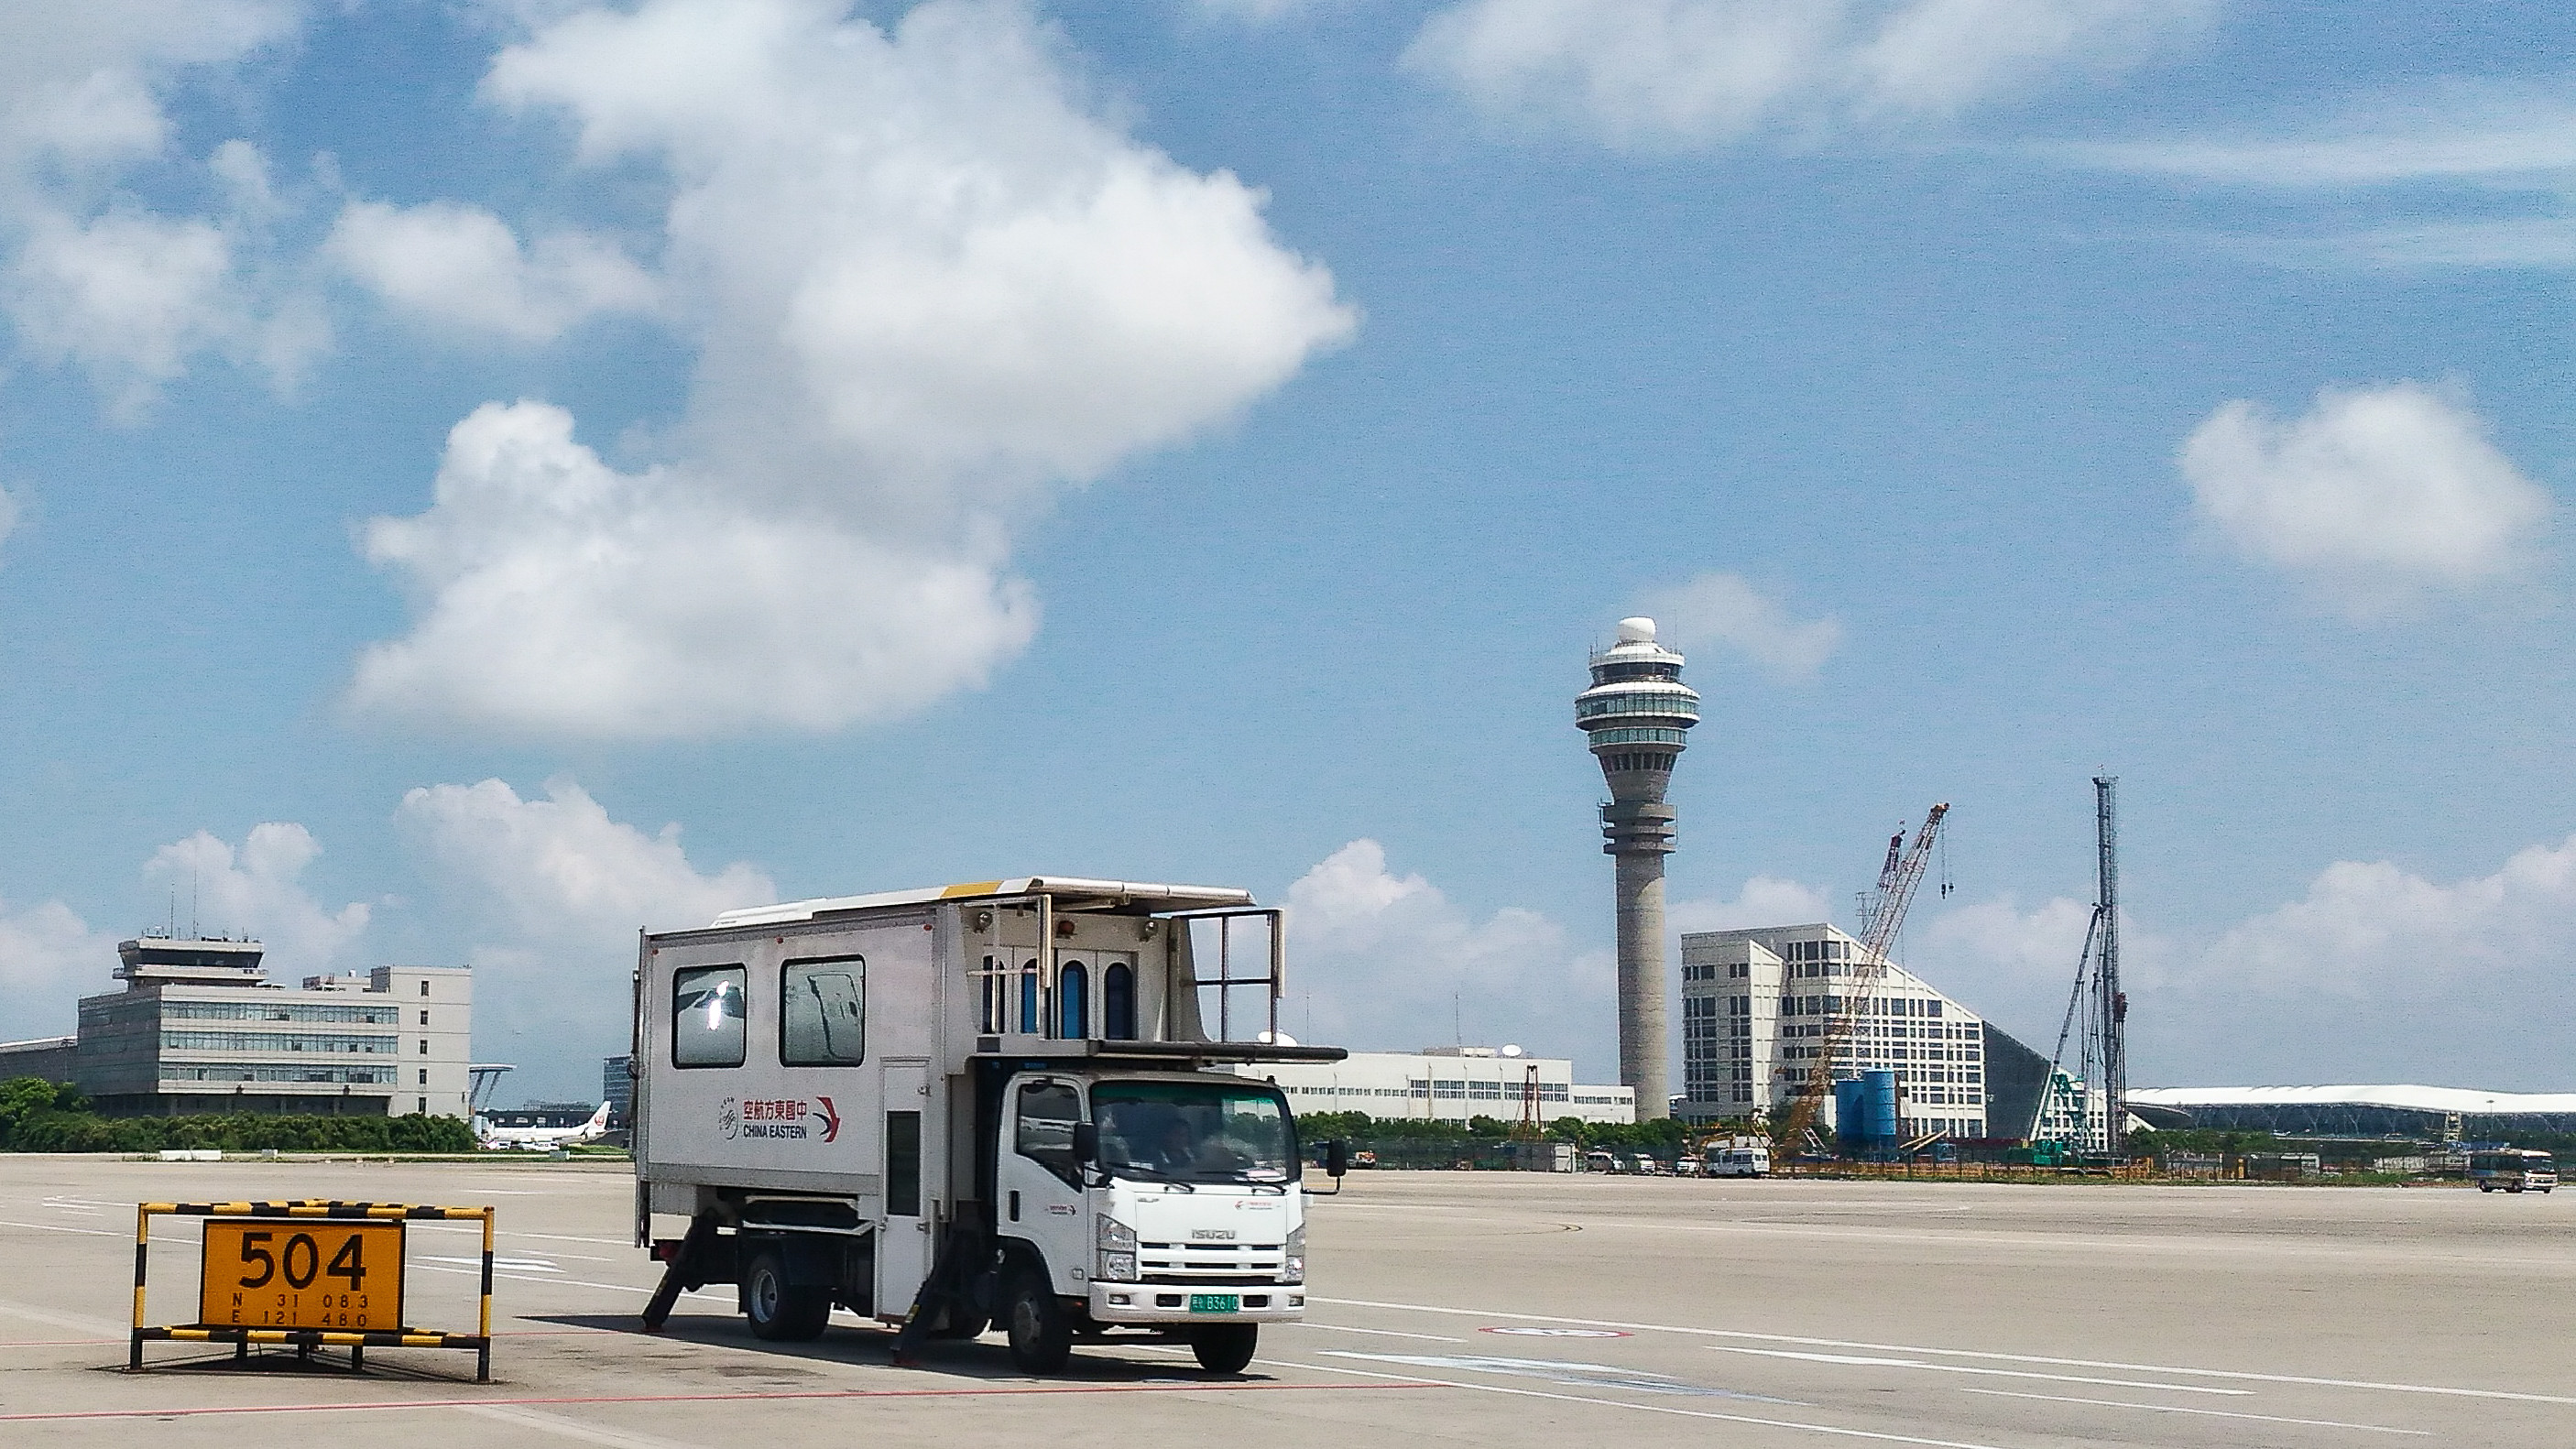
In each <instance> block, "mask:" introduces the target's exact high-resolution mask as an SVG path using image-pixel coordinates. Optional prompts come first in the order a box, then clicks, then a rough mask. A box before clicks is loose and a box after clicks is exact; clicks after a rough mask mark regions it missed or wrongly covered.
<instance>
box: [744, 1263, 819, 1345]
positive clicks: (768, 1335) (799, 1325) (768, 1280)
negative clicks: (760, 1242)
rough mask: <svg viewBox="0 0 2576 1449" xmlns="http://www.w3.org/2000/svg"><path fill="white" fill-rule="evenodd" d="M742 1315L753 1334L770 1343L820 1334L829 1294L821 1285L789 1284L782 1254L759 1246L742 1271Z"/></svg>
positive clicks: (804, 1339)
mask: <svg viewBox="0 0 2576 1449" xmlns="http://www.w3.org/2000/svg"><path fill="white" fill-rule="evenodd" d="M742 1311H743V1316H744V1317H746V1318H749V1319H750V1320H751V1332H752V1336H753V1337H755V1338H763V1339H767V1340H769V1341H770V1342H772V1343H803V1342H805V1341H807V1340H809V1339H815V1338H820V1337H822V1336H823V1327H824V1325H825V1324H828V1323H830V1322H831V1321H832V1295H831V1292H830V1290H828V1289H824V1288H798V1287H792V1286H790V1285H789V1283H788V1281H787V1259H786V1255H785V1254H782V1253H780V1252H779V1251H778V1250H777V1249H776V1248H763V1249H762V1250H761V1251H760V1252H759V1254H758V1255H756V1256H755V1257H753V1258H752V1260H751V1266H750V1267H749V1268H748V1269H746V1270H744V1272H743V1275H742Z"/></svg>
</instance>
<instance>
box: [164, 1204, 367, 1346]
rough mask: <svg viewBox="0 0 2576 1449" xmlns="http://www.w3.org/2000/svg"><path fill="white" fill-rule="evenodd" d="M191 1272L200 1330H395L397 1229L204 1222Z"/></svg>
mask: <svg viewBox="0 0 2576 1449" xmlns="http://www.w3.org/2000/svg"><path fill="white" fill-rule="evenodd" d="M199 1272H200V1275H201V1276H200V1278H199V1281H198V1286H197V1321H198V1322H199V1323H201V1324H207V1325H214V1324H224V1325H230V1326H240V1327H245V1328H338V1329H355V1330H360V1331H365V1330H369V1329H375V1330H385V1329H398V1328H400V1327H402V1321H403V1316H402V1298H403V1225H402V1224H401V1223H400V1222H318V1223H317V1222H294V1221H287V1222H276V1221H269V1222H261V1221H259V1220H257V1219H249V1220H242V1219H234V1220H229V1221H227V1220H224V1219H213V1218H210V1219H209V1220H208V1221H207V1223H206V1235H205V1257H204V1260H203V1264H202V1266H201V1267H200V1269H199Z"/></svg>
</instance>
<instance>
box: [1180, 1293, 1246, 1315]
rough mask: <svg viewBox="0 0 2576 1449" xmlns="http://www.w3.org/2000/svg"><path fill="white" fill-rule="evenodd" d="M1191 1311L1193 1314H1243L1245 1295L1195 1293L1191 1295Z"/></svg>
mask: <svg viewBox="0 0 2576 1449" xmlns="http://www.w3.org/2000/svg"><path fill="white" fill-rule="evenodd" d="M1190 1311H1191V1312H1192V1313H1241V1312H1242V1311H1243V1295H1242V1294H1240V1293H1193V1294H1191V1295H1190Z"/></svg>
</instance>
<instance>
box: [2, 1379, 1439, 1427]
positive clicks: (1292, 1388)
mask: <svg viewBox="0 0 2576 1449" xmlns="http://www.w3.org/2000/svg"><path fill="white" fill-rule="evenodd" d="M1456 1387H1457V1385H1456V1384H1446V1383H1441V1382H1439V1381H1438V1380H1436V1379H1421V1380H1408V1381H1404V1382H1399V1383H1384V1384H1062V1385H1048V1386H1032V1387H1029V1388H1013V1389H806V1390H780V1391H777V1392H774V1393H759V1394H598V1395H565V1396H560V1397H555V1398H530V1399H387V1400H382V1401H379V1402H374V1403H357V1404H237V1405H232V1406H229V1407H220V1408H202V1409H70V1410H64V1411H62V1412H59V1413H50V1414H0V1424H50V1423H59V1422H63V1421H67V1420H79V1419H184V1418H200V1417H207V1416H220V1415H226V1414H342V1413H352V1414H354V1413H381V1412H383V1411H385V1410H388V1409H470V1408H475V1407H478V1406H481V1405H487V1404H511V1405H519V1406H522V1407H527V1408H540V1407H557V1408H560V1407H565V1406H578V1405H584V1404H733V1403H747V1402H753V1401H763V1400H791V1399H973V1398H1009V1397H1013V1396H1020V1395H1034V1394H1248V1393H1256V1392H1263V1391H1267V1392H1271V1393H1279V1392H1290V1393H1334V1394H1346V1393H1356V1392H1361V1391H1364V1390H1368V1389H1453V1388H1456Z"/></svg>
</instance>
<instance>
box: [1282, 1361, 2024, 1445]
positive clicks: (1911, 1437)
mask: <svg viewBox="0 0 2576 1449" xmlns="http://www.w3.org/2000/svg"><path fill="white" fill-rule="evenodd" d="M1261 1362H1263V1363H1266V1364H1268V1365H1270V1366H1271V1367H1273V1368H1299V1369H1306V1370H1309V1371H1320V1372H1323V1373H1328V1374H1353V1375H1356V1376H1358V1377H1360V1378H1370V1379H1396V1378H1403V1379H1404V1381H1405V1382H1406V1383H1409V1384H1415V1385H1427V1384H1438V1385H1440V1386H1442V1387H1444V1388H1452V1389H1473V1390H1475V1391H1476V1392H1478V1393H1483V1394H1515V1395H1518V1396H1519V1397H1521V1398H1525V1399H1555V1400H1557V1401H1558V1402H1560V1403H1567V1404H1593V1405H1598V1406H1601V1407H1605V1408H1612V1409H1634V1410H1636V1411H1637V1412H1638V1413H1641V1414H1676V1415H1679V1416H1680V1417H1682V1418H1685V1419H1720V1420H1723V1421H1725V1422H1727V1423H1729V1424H1758V1425H1761V1426H1762V1427H1764V1428H1768V1429H1804V1430H1806V1431H1807V1432H1808V1433H1811V1434H1831V1435H1834V1436H1836V1437H1838V1438H1844V1439H1867V1440H1870V1441H1872V1442H1874V1443H1879V1444H1920V1445H1924V1446H1927V1449H1999V1446H1996V1445H1993V1444H1972V1443H1969V1442H1967V1441H1965V1440H1961V1439H1926V1438H1924V1437H1923V1436H1921V1435H1919V1434H1888V1433H1882V1432H1880V1431H1879V1430H1876V1429H1846V1428H1843V1427H1842V1426H1840V1425H1838V1424H1811V1423H1807V1422H1804V1421H1802V1420H1798V1419H1766V1418H1763V1417H1761V1416H1760V1415H1757V1414H1724V1413H1720V1412H1718V1411H1717V1410H1715V1409H1685V1408H1682V1407H1680V1406H1678V1405H1674V1404H1641V1403H1638V1402H1636V1401H1634V1400H1631V1399H1595V1398H1590V1397H1588V1396H1586V1395H1583V1394H1552V1393H1549V1392H1548V1391H1546V1390H1545V1389H1516V1388H1512V1387H1510V1386H1508V1385H1505V1384H1474V1383H1462V1382H1460V1381H1459V1380H1457V1379H1416V1378H1411V1377H1409V1376H1403V1375H1397V1374H1378V1373H1370V1372H1369V1371H1368V1370H1366V1369H1347V1368H1333V1367H1331V1366H1330V1365H1327V1364H1319V1363H1295V1362H1291V1361H1290V1360H1287V1359H1263V1360H1261ZM1398 1386H1399V1385H1393V1384H1390V1385H1388V1386H1387V1387H1390V1388H1392V1387H1398Z"/></svg>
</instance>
